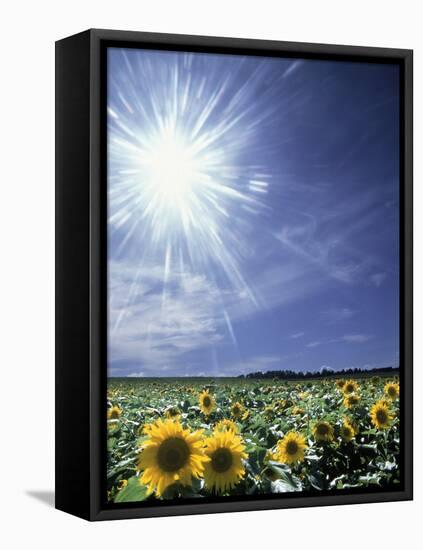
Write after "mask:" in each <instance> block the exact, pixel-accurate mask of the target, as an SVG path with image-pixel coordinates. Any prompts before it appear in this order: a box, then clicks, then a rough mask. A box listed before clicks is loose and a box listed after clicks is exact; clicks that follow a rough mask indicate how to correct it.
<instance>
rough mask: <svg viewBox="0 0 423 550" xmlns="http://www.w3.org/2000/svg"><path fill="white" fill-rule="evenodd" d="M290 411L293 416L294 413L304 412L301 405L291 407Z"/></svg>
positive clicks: (300, 413) (301, 413)
mask: <svg viewBox="0 0 423 550" xmlns="http://www.w3.org/2000/svg"><path fill="white" fill-rule="evenodd" d="M291 412H292V414H293V415H295V416H296V415H303V414H304V413H305V411H304V409H303V408H301V407H293V408H292V411H291Z"/></svg>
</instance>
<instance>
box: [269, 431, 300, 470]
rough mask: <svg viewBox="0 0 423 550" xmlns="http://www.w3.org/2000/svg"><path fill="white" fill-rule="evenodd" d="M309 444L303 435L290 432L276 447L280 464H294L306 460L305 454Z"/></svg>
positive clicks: (276, 455)
mask: <svg viewBox="0 0 423 550" xmlns="http://www.w3.org/2000/svg"><path fill="white" fill-rule="evenodd" d="M306 449H307V443H306V442H305V439H304V437H303V436H302V435H300V434H299V433H297V432H289V433H287V434H286V435H285V437H284V438H283V439H281V440H280V441H278V444H277V445H276V453H275V457H276V460H277V461H278V462H284V463H286V464H293V463H294V462H302V461H303V460H304V452H305V450H306Z"/></svg>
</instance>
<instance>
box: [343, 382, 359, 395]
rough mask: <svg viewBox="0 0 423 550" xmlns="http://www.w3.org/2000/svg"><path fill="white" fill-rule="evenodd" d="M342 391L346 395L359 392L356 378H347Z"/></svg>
mask: <svg viewBox="0 0 423 550" xmlns="http://www.w3.org/2000/svg"><path fill="white" fill-rule="evenodd" d="M342 391H343V392H344V393H345V395H350V394H351V393H357V391H358V384H357V382H356V381H355V380H347V381H346V382H345V384H344V387H343V388H342Z"/></svg>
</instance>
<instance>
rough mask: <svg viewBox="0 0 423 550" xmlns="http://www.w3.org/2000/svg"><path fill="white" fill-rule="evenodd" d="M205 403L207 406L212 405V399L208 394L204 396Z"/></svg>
mask: <svg viewBox="0 0 423 550" xmlns="http://www.w3.org/2000/svg"><path fill="white" fill-rule="evenodd" d="M203 405H204V406H205V407H210V405H211V399H210V397H209V396H208V395H206V396H205V397H203Z"/></svg>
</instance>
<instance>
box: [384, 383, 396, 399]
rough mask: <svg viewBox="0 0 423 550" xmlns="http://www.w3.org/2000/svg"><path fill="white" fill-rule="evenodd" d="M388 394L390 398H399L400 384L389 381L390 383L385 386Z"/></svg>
mask: <svg viewBox="0 0 423 550" xmlns="http://www.w3.org/2000/svg"><path fill="white" fill-rule="evenodd" d="M383 389H384V391H385V393H386V395H387V396H388V397H389V399H392V400H393V401H394V400H395V399H397V398H398V396H399V384H395V383H394V382H388V384H385V387H384V388H383Z"/></svg>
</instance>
